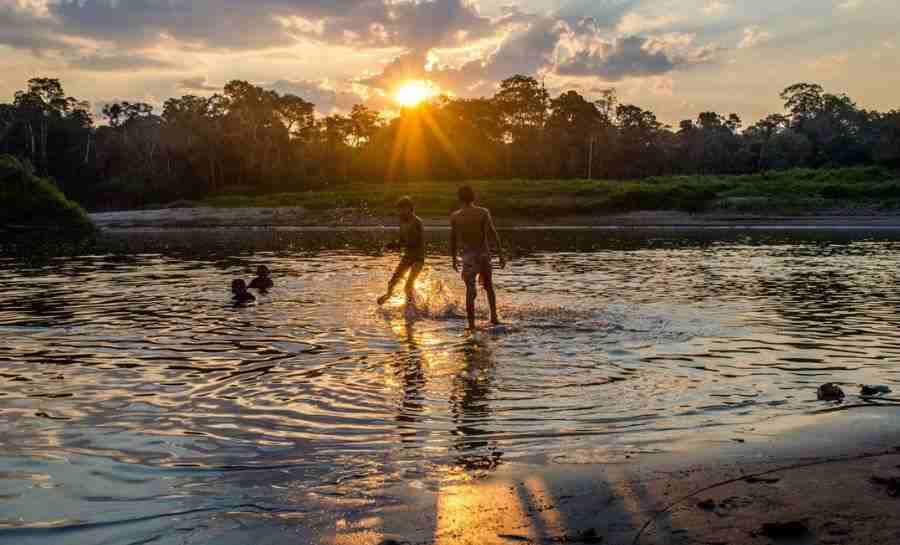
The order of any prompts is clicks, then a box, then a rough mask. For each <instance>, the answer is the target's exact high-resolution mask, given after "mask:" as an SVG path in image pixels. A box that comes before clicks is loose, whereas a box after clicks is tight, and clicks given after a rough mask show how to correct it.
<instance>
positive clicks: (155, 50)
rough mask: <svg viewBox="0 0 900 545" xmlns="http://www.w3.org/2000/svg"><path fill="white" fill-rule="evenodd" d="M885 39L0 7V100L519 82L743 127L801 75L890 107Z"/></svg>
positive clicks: (442, 17) (726, 13) (845, 26)
mask: <svg viewBox="0 0 900 545" xmlns="http://www.w3.org/2000/svg"><path fill="white" fill-rule="evenodd" d="M898 29H900V7H898V4H897V0H802V1H801V0H678V1H675V0H643V1H640V0H432V1H405V0H254V1H252V2H251V1H247V0H201V1H191V0H0V74H2V76H0V99H2V100H3V101H8V100H10V99H11V98H12V94H13V93H14V92H15V91H16V90H17V89H21V88H23V87H24V86H25V82H26V80H27V79H28V78H30V77H34V76H40V75H48V76H53V77H59V78H61V79H62V80H63V84H64V85H65V87H66V90H67V92H68V93H69V94H72V95H74V96H76V97H78V98H82V99H87V100H90V101H91V102H92V103H93V104H94V106H95V107H97V106H98V105H102V104H104V103H107V102H110V101H113V100H143V101H146V102H150V103H152V104H156V105H158V104H159V103H160V102H161V101H163V100H164V99H165V98H167V97H170V96H180V95H183V94H210V93H213V92H216V91H217V90H219V89H220V88H221V86H222V85H223V84H224V83H225V82H226V81H228V80H231V79H245V80H248V81H250V82H252V83H255V84H258V85H262V86H264V87H267V88H272V89H275V90H277V91H279V92H283V93H294V94H297V95H300V96H302V97H304V98H306V99H307V100H310V101H312V102H314V103H315V104H316V105H317V106H318V109H319V111H320V112H323V113H330V112H331V111H334V110H346V109H349V107H350V106H352V105H353V104H354V103H357V102H365V103H367V104H369V105H370V106H373V107H377V108H384V107H393V106H395V103H394V101H393V100H392V97H393V96H394V95H395V93H396V90H397V88H398V87H399V86H400V85H401V84H402V82H403V81H405V80H407V79H409V78H415V79H421V80H426V81H428V82H429V85H434V86H435V87H437V88H439V89H441V90H443V91H446V92H451V93H453V94H455V95H460V96H482V95H490V94H493V92H494V89H495V86H496V83H497V82H498V81H499V80H501V79H503V78H506V77H509V76H511V75H514V74H517V73H522V74H528V75H533V76H536V77H538V78H541V79H543V80H544V81H545V83H546V85H547V87H548V88H549V89H550V91H551V93H554V94H555V93H558V92H559V90H561V89H564V88H566V89H568V88H573V89H576V90H579V91H581V92H583V93H584V94H586V95H588V96H592V95H596V94H597V93H598V92H599V91H600V90H602V89H605V88H609V87H615V88H616V89H617V91H618V93H619V96H620V98H621V100H622V101H624V102H630V103H634V104H637V105H640V106H642V107H645V108H650V109H653V110H654V111H656V112H657V114H658V115H659V117H660V119H661V120H663V121H665V122H667V123H672V124H675V123H677V122H678V121H679V120H680V119H684V118H693V117H696V115H697V114H698V113H699V112H700V111H704V110H715V111H719V112H721V113H730V112H736V113H738V114H740V115H741V116H742V117H743V118H744V120H745V123H750V122H753V121H755V120H757V119H758V118H759V117H761V116H763V115H765V114H767V113H769V112H773V111H779V110H780V100H779V99H778V96H777V95H778V92H779V91H780V90H781V89H782V88H783V87H785V86H787V85H789V84H791V83H795V82H798V81H815V82H819V83H821V84H823V85H824V86H825V88H826V89H827V90H829V91H832V92H846V93H848V94H849V95H850V96H851V97H853V98H854V99H856V100H857V102H859V103H860V105H861V106H863V107H867V108H877V109H891V108H898V107H900V98H898V93H897V89H898V87H900V61H898V53H900V31H898Z"/></svg>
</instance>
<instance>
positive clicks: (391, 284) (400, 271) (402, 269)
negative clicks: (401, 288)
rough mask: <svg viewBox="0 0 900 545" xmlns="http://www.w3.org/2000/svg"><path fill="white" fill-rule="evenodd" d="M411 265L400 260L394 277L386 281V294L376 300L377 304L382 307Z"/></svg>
mask: <svg viewBox="0 0 900 545" xmlns="http://www.w3.org/2000/svg"><path fill="white" fill-rule="evenodd" d="M411 266H412V263H410V262H408V261H407V260H405V259H402V260H400V263H399V264H398V265H397V269H396V270H395V271H394V275H393V276H391V279H390V280H389V281H388V289H387V293H385V294H384V295H382V296H381V297H379V298H378V304H379V305H383V304H384V303H386V302H387V300H388V299H390V298H391V296H392V295H394V288H396V287H397V284H399V283H400V280H402V279H403V275H404V274H406V271H408V270H409V269H410V267H411Z"/></svg>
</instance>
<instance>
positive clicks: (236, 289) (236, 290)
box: [231, 278, 247, 296]
mask: <svg viewBox="0 0 900 545" xmlns="http://www.w3.org/2000/svg"><path fill="white" fill-rule="evenodd" d="M231 293H233V294H234V295H235V296H241V295H244V294H246V293H247V283H246V282H244V279H243V278H235V279H234V280H232V281H231Z"/></svg>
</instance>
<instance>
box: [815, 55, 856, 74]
mask: <svg viewBox="0 0 900 545" xmlns="http://www.w3.org/2000/svg"><path fill="white" fill-rule="evenodd" d="M849 61H850V56H849V55H848V54H846V53H838V54H836V55H827V56H824V57H820V58H818V59H816V60H815V61H813V62H812V63H811V64H810V67H811V68H812V69H813V70H814V71H815V72H816V73H817V74H819V75H820V76H824V77H833V76H835V75H837V74H838V73H840V72H843V71H844V68H845V67H846V66H847V63H848V62H849Z"/></svg>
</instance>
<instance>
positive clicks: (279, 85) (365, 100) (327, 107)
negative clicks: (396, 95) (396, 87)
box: [262, 80, 372, 115]
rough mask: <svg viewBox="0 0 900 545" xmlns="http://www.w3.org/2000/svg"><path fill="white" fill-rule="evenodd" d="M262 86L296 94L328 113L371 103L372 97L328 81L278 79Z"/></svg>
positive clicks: (320, 111) (322, 111)
mask: <svg viewBox="0 0 900 545" xmlns="http://www.w3.org/2000/svg"><path fill="white" fill-rule="evenodd" d="M262 87H264V88H266V89H271V90H273V91H277V92H278V93H281V94H283V95H296V96H298V97H300V98H302V99H303V100H306V101H307V102H311V103H313V104H314V105H315V106H316V111H317V112H319V113H320V114H323V115H328V114H331V113H334V112H336V111H342V112H346V111H349V110H351V109H352V108H353V106H355V105H357V104H371V103H372V98H371V97H367V96H363V95H361V94H358V93H355V92H353V91H352V90H340V89H336V88H334V87H332V86H331V85H329V83H328V82H326V81H312V80H298V81H291V80H278V81H275V82H273V83H264V84H262Z"/></svg>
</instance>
